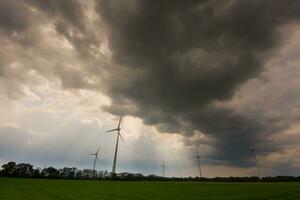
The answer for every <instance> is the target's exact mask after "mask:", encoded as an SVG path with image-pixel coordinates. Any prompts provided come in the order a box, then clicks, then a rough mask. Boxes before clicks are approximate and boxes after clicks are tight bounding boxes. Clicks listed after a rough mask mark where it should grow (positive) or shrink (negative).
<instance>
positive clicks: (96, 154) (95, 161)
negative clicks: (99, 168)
mask: <svg viewBox="0 0 300 200" xmlns="http://www.w3.org/2000/svg"><path fill="white" fill-rule="evenodd" d="M99 150H100V147H99V148H98V149H97V151H96V153H90V154H88V155H90V156H95V159H94V164H93V173H95V167H96V163H97V161H98V153H99Z"/></svg>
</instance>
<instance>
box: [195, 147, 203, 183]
mask: <svg viewBox="0 0 300 200" xmlns="http://www.w3.org/2000/svg"><path fill="white" fill-rule="evenodd" d="M196 158H197V159H198V165H199V176H200V178H202V171H201V160H200V156H199V154H198V152H197V151H196Z"/></svg>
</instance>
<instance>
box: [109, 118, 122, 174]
mask: <svg viewBox="0 0 300 200" xmlns="http://www.w3.org/2000/svg"><path fill="white" fill-rule="evenodd" d="M121 121H122V115H121V117H120V120H119V124H118V127H117V128H115V129H112V130H109V131H106V133H109V132H114V131H117V133H118V134H117V142H116V149H115V155H114V161H113V166H112V173H114V174H115V173H116V164H117V156H118V146H119V137H120V138H121V140H122V142H124V140H123V137H122V135H121V133H120V131H121Z"/></svg>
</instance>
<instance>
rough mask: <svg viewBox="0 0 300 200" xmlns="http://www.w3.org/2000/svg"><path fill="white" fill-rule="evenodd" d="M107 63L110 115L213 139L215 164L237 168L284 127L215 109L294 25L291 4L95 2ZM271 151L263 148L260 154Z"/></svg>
mask: <svg viewBox="0 0 300 200" xmlns="http://www.w3.org/2000/svg"><path fill="white" fill-rule="evenodd" d="M97 10H98V13H99V14H100V16H101V17H102V19H103V20H104V21H105V23H106V24H107V26H108V36H109V42H110V47H111V49H112V51H113V60H114V62H115V63H117V64H118V65H119V67H118V68H117V69H114V70H115V71H114V70H113V72H112V74H111V81H110V84H109V89H108V94H109V96H110V97H112V100H113V101H112V105H111V106H109V107H106V108H105V109H106V110H107V111H109V112H111V113H114V114H119V113H122V112H123V113H124V112H125V113H124V114H131V115H135V116H138V117H141V118H143V119H144V122H145V123H147V124H152V125H156V126H157V127H158V128H159V130H161V131H163V132H182V133H183V134H185V135H189V136H190V135H192V132H193V130H200V131H202V132H204V133H205V134H207V135H209V136H211V137H214V138H216V139H217V144H216V148H217V151H216V153H215V158H216V159H220V160H227V161H230V162H231V163H234V164H237V165H244V164H245V163H246V161H247V160H248V157H249V147H250V146H251V145H254V144H256V145H258V146H259V145H260V144H262V143H265V144H266V141H267V138H268V137H269V136H270V135H271V134H273V133H275V132H278V131H280V130H283V128H286V127H288V124H284V123H283V122H282V121H281V119H280V118H276V117H274V116H271V115H268V114H262V113H261V112H259V111H257V112H256V113H255V114H253V113H252V114H248V113H237V112H236V111H235V110H234V109H229V108H225V107H222V106H215V104H214V102H215V101H224V100H230V99H231V98H232V96H233V95H234V93H235V91H236V89H237V88H238V87H239V86H240V85H241V84H243V83H245V82H246V81H247V80H249V79H250V78H253V77H256V76H258V75H259V74H260V72H261V71H262V70H263V66H264V63H265V62H266V61H267V60H268V59H269V57H270V55H271V53H272V51H273V50H274V49H276V48H277V47H278V46H279V45H280V44H281V41H282V37H283V36H282V34H279V28H281V27H282V26H283V25H286V24H291V23H296V22H297V21H298V20H299V17H300V3H299V1H296V0H279V1H276V3H274V1H272V0H253V1H246V0H231V1H214V0H198V1H195V0H193V1H184V2H183V1H179V0H172V1H168V0H163V1H159V2H154V1H150V0H136V1H134V0H132V1H124V0H118V1H109V0H101V1H99V4H98V6H97ZM271 149H274V147H269V146H268V145H265V147H262V149H261V151H262V152H268V151H270V150H271Z"/></svg>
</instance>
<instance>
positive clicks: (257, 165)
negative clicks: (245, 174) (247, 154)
mask: <svg viewBox="0 0 300 200" xmlns="http://www.w3.org/2000/svg"><path fill="white" fill-rule="evenodd" d="M251 152H252V154H253V158H254V161H255V165H256V169H257V174H258V177H259V178H260V179H261V173H260V167H259V163H258V161H257V157H256V153H255V149H254V148H251Z"/></svg>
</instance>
